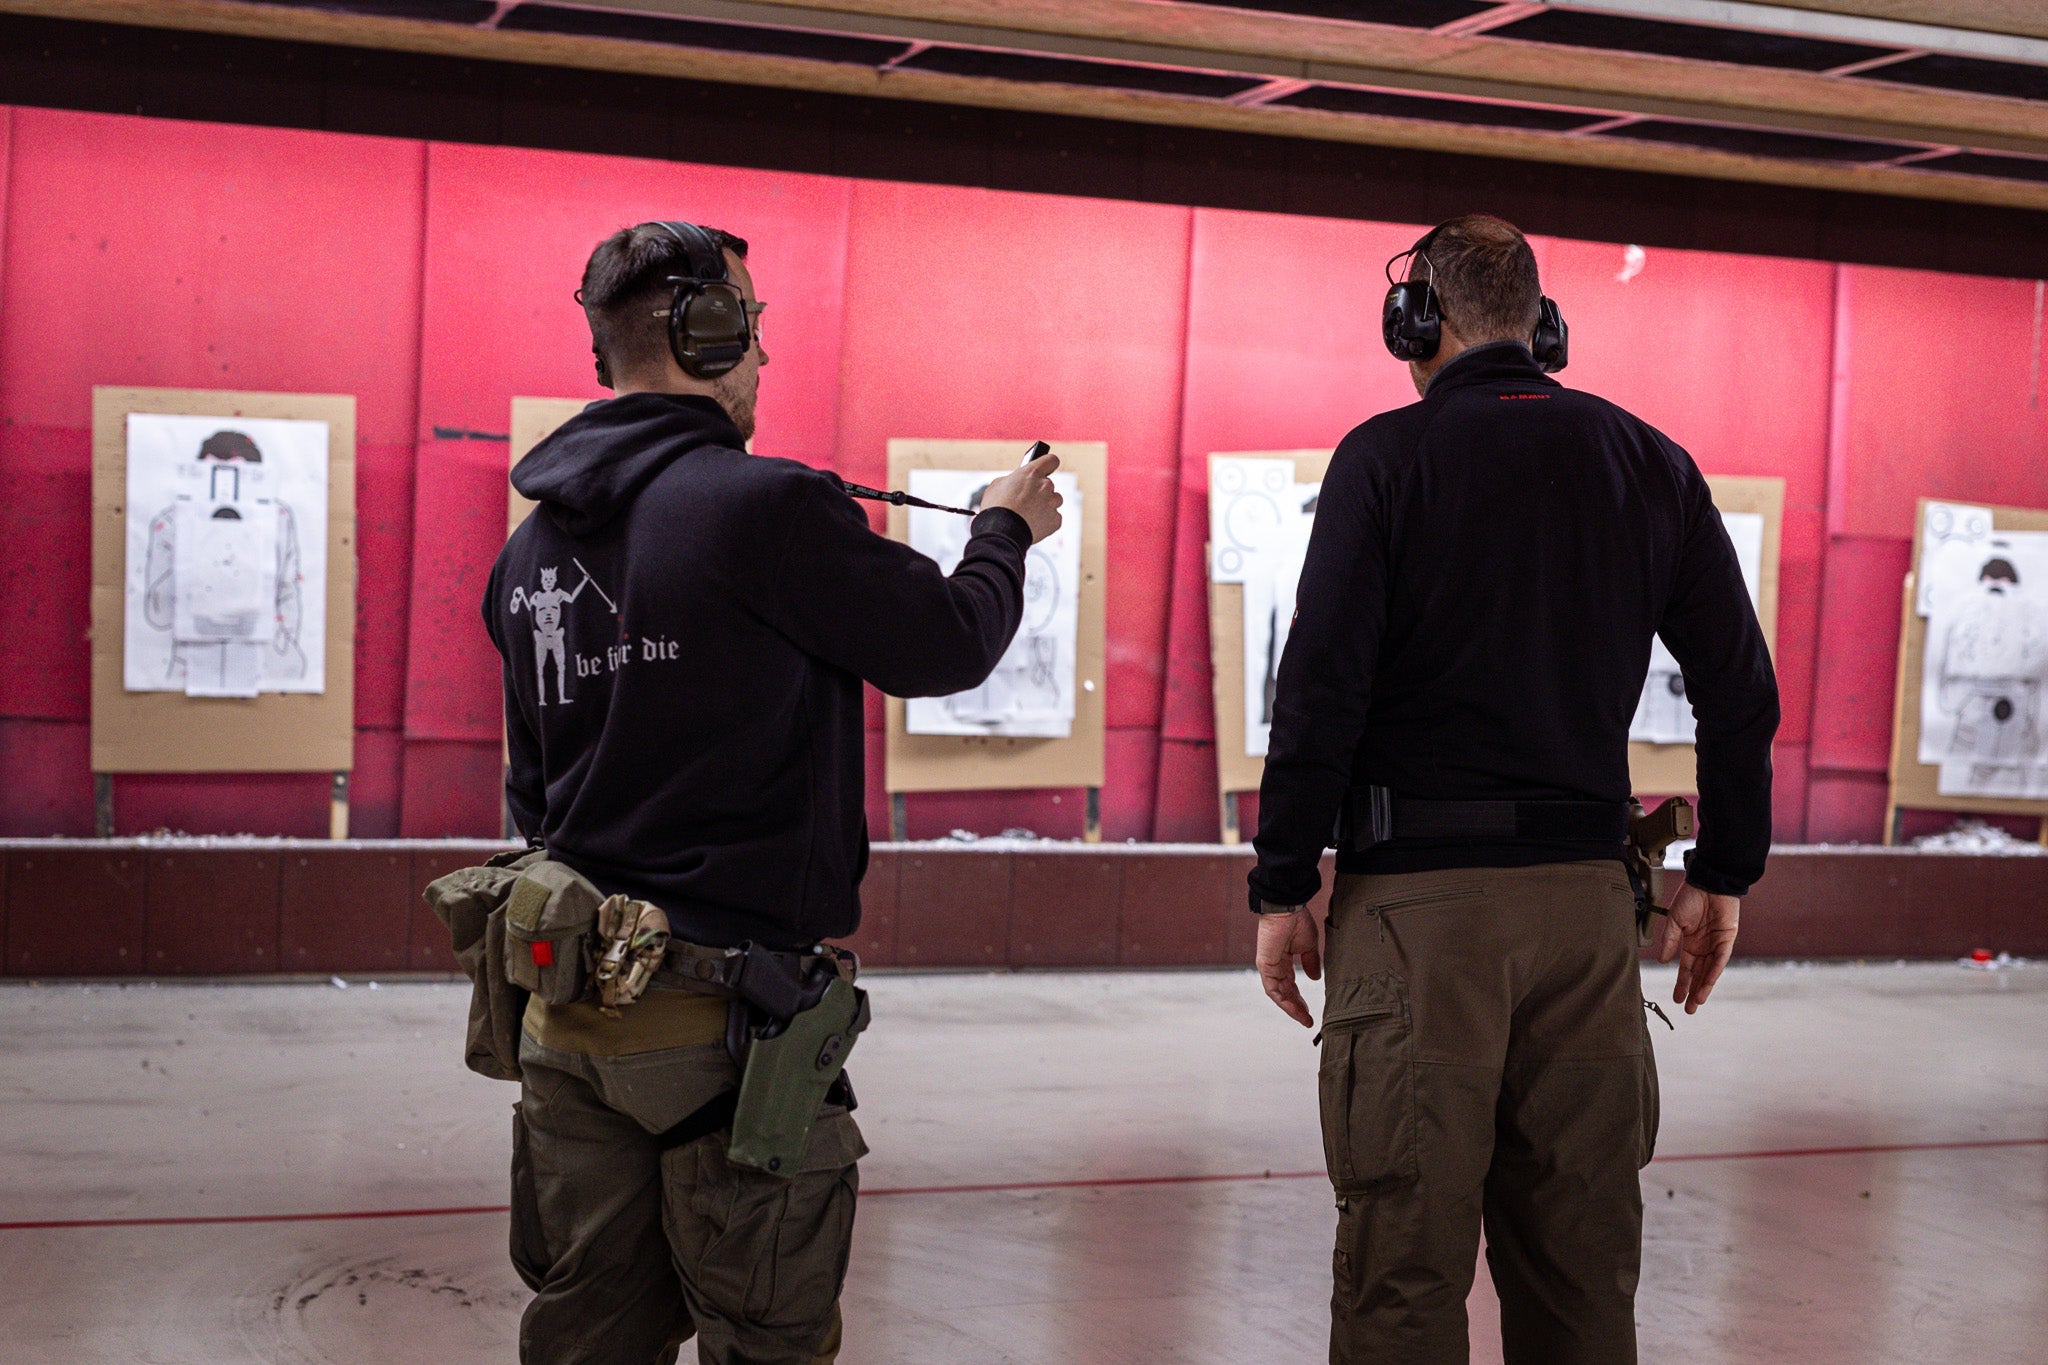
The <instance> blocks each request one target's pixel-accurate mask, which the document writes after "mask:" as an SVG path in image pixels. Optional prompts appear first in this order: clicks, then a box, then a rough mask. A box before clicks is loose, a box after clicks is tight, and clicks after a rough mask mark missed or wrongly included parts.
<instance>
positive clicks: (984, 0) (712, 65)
mask: <svg viewBox="0 0 2048 1365" xmlns="http://www.w3.org/2000/svg"><path fill="white" fill-rule="evenodd" d="M861 2H862V3H867V2H868V0H861ZM1094 2H1095V0H1090V3H1094ZM876 3H887V4H889V5H892V6H897V7H901V6H903V5H904V4H908V3H920V4H921V3H923V0H876ZM991 3H992V0H949V3H948V5H947V6H946V8H948V9H950V10H951V12H952V13H954V14H955V15H959V14H960V12H961V10H962V9H963V8H966V7H968V6H972V5H976V4H980V5H988V4H991ZM1003 8H1005V9H1008V8H1010V6H1007V5H1005V6H1003ZM1152 8H1155V9H1158V8H1163V7H1159V6H1153V7H1152ZM0 12H13V13H23V14H36V15H42V16H45V17H51V16H55V17H63V18H74V19H81V20H92V21H97V22H103V23H119V24H129V25H136V26H142V27H150V28H162V29H189V30H195V31H201V32H212V33H229V34H239V35H242V36H249V37H260V38H272V39H282V40H289V41H300V42H315V43H330V44H338V45H342V46H349V47H367V48H384V49H391V50H396V51H409V52H422V53H432V54H438V55H443V56H454V57H469V58H480V59H486V60H497V61H511V62H523V63H531V64H538V65H546V66H563V67H574V68H581V69H587V70H599V71H619V72H628V73H633V74H640V75H652V76H672V77H682V78H687V79H692V80H701V81H719V82H729V83H736V84H742V85H761V86H772V87H781V88H793V89H805V90H818V91H827V92H832V93H838V94H847V95H859V96H868V97H880V98H888V99H903V100H917V101H925V102H931V103H939V104H957V105H971V106H979V107H985V108H995V109H1015V110H1031V111H1040V112H1047V113H1059V114H1071V115H1077V116H1081V117H1088V118H1099V119H1112V120H1121V121H1125V122H1133V123H1149V124H1163V125H1174V126H1185V127H1198V128H1211V129H1219V130H1229V131H1237V132H1251V133H1266V134H1272V135H1276V136H1283V137H1306V138H1317V139H1322V140H1326V141H1332V142H1353V143H1364V144H1369V145H1377V146H1391V147H1405V148H1413V149H1418V150H1425V151H1439V152H1446V153H1459V154H1467V155H1476V156H1494V157H1510V158H1515V159H1519V160H1526V161H1538V162H1550V163H1553V164H1564V165H1582V166H1594V167H1603V168H1608V169H1617V170H1634V171H1646V172H1654V173H1661V174H1669V175H1684V176H1700V177H1705V178H1708V179H1716V180H1735V181H1753V182H1758V183H1764V184H1776V185H1794V186H1804V187H1809V188H1817V189H1830V190H1843V191H1849V192H1855V193H1876V194H1887V195H1894V196H1902V197H1907V198H1917V199H1931V200H1946V201H1952V202H1961V203H1979V204H1987V205H2000V206H2005V207H2013V208H2024V209H2036V210H2041V209H2048V184H2033V183H2025V182H2017V181H2007V180H1996V179H1990V178H1984V177H1974V176H1959V175H1950V174H1942V173H1939V172H1934V171H1926V170H1919V169H1915V168H1912V167H1906V166H1902V167H1887V166H1855V165H1839V164H1833V163H1820V162H1795V161H1785V160H1777V159H1772V158H1764V157H1754V156H1743V155H1736V154H1732V153H1727V152H1716V151H1710V150H1705V149H1698V148H1690V147H1681V146H1675V145H1666V144H1659V143H1651V142H1627V141H1623V140H1620V139H1602V138H1577V137H1572V136H1568V135H1561V134H1555V133H1541V132H1527V131H1522V130H1516V129H1501V128H1481V127H1471V126H1463V125H1453V124H1442V123H1429V122H1420V121H1416V120H1410V119H1395V118H1379V117H1371V116H1364V115H1354V114H1335V113H1326V112H1323V111H1318V110H1312V109H1300V108H1291V107H1271V106H1256V105H1255V106H1251V107H1241V106H1236V105H1230V104H1224V103H1220V102H1218V103H1211V102H1207V101H1200V100H1189V99H1181V98H1176V97H1172V96H1166V95H1153V94H1147V93H1143V92H1137V91H1126V90H1114V89H1102V88H1095V87H1081V86H1067V85H1038V84H1026V83H1020V82H1014V81H1003V80H991V79H985V78H981V77H967V76H953V75H946V74H942V73H939V72H929V71H921V70H915V69H897V70H890V71H875V70H872V69H870V68H867V67H860V66H847V65H836V64H831V63H824V62H812V61H804V60H798V59H793V58H782V57H767V56H757V55H751V54H740V53H726V52H710V51H704V50H700V49H691V48H682V47H675V46H670V45H667V44H659V43H645V42H629V41H623V40H617V39H610V38H590V37H580V36H571V35H562V34H548V33H531V32H511V31H506V30H502V29H483V28H470V27H464V26H459V25H452V24H443V23H432V22H426V21H420V20H410V19H397V18H387V17H381V16H366V15H357V14H343V13H337V12H332V11H323V10H313V9H298V8H286V7H282V6H267V5H255V4H243V3H238V2H237V0H0ZM1173 12H1174V13H1182V12H1184V11H1181V10H1178V9H1176V10H1175V11H1173ZM1474 41H1476V40H1474ZM1601 55H1602V56H1603V58H1605V57H1608V56H1611V55H1612V54H1601ZM1680 65H1685V64H1680ZM1693 65H1697V64H1693ZM1727 69H1728V68H1717V70H1727ZM1314 71H1315V68H1313V67H1311V68H1309V70H1308V78H1313V73H1314ZM1771 74H1778V73H1771ZM1569 102H1571V103H1591V102H1592V101H1590V99H1581V100H1573V101H1569ZM1995 103H1998V104H2014V103H2018V102H2016V101H1996V102H1995ZM1700 107H1706V108H1710V107H1712V106H1711V105H1708V104H1702V105H1701V106H1700ZM2022 107H2023V108H2024V107H2025V106H2022ZM2040 117H2041V115H2040V114H2038V113H2037V114H2036V115H2035V120H2036V122H2038V121H2039V119H2040ZM1935 126H1936V125H1933V124H1931V123H1930V124H1929V125H1928V128H1929V129H1930V131H1931V130H1932V129H1933V128H1934V127H1935ZM2041 131H2048V130H2041ZM1926 140H1929V141H1936V142H1947V141H1950V140H1954V141H1962V139H1945V138H1938V137H1929V138H1927V139H1926ZM2032 140H2033V139H2032V138H2029V139H2028V141H2029V142H2031V141H2032ZM2043 141H2044V142H2048V139H2043ZM1978 145H1981V143H1979V144H1978Z"/></svg>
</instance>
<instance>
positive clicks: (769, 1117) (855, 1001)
mask: <svg viewBox="0 0 2048 1365" xmlns="http://www.w3.org/2000/svg"><path fill="white" fill-rule="evenodd" d="M869 1017H870V1016H869V1011H868V993H867V992H866V991H864V990H860V989H859V988H857V987H856V986H854V984H853V983H852V982H850V981H848V980H846V978H845V977H844V976H839V975H834V976H833V977H832V979H831V982H830V984H829V985H827V986H826V987H825V991H824V994H823V995H822V996H820V997H819V999H818V1003H817V1004H815V1005H813V1006H811V1007H810V1008H809V1009H806V1010H802V1011H800V1012H798V1013H797V1014H796V1015H795V1016H794V1017H793V1018H791V1019H790V1021H789V1024H788V1026H787V1027H785V1028H783V1029H782V1030H781V1031H780V1032H778V1033H776V1034H775V1035H774V1036H772V1037H768V1038H761V1037H756V1038H754V1039H753V1041H752V1042H751V1043H750V1044H749V1045H748V1048H747V1063H746V1070H745V1071H744V1072H743V1073H742V1075H741V1078H740V1095H739V1102H738V1106H737V1107H736V1108H735V1110H734V1112H733V1118H732V1141H731V1143H730V1145H729V1146H728V1147H727V1149H726V1159H727V1160H728V1161H732V1162H736V1163H737V1164H739V1165H742V1166H752V1167H754V1168H755V1169H757V1170H762V1171H766V1172H768V1173H769V1174H771V1175H780V1176H784V1177H789V1176H794V1175H796V1174H797V1171H798V1169H799V1167H800V1165H801V1163H802V1159H803V1155H804V1148H805V1145H806V1144H807V1143H808V1142H809V1140H810V1135H811V1124H812V1122H813V1121H814V1120H815V1119H816V1118H817V1117H818V1110H819V1107H820V1106H822V1105H823V1104H824V1102H825V1092H826V1091H828V1090H830V1089H831V1088H832V1083H833V1082H834V1081H836V1080H838V1079H839V1073H840V1072H842V1071H844V1070H845V1069H846V1054H847V1053H849V1052H851V1051H852V1050H853V1044H854V1040H855V1039H857V1038H858V1037H859V1036H860V1034H861V1031H862V1030H863V1029H865V1028H866V1027H867V1026H868V1020H869Z"/></svg>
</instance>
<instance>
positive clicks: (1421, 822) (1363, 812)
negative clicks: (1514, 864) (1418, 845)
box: [1337, 787, 1628, 853]
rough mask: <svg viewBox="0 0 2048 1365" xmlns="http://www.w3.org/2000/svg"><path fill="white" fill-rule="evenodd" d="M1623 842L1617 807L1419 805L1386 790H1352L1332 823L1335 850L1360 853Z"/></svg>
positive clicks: (1624, 811)
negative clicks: (1422, 842)
mask: <svg viewBox="0 0 2048 1365" xmlns="http://www.w3.org/2000/svg"><path fill="white" fill-rule="evenodd" d="M1627 837H1628V806H1627V805H1626V803H1623V802H1616V801H1421V800H1417V799H1415V798H1414V797H1409V796H1398V795H1396V794H1395V793H1394V792H1393V790H1392V789H1391V788H1387V787H1353V788H1352V789H1351V790H1350V791H1349V792H1347V793H1346V794H1345V798H1344V806H1343V809H1342V811H1341V812H1340V813H1339V815H1338V817H1337V847H1338V849H1340V850H1341V851H1343V852H1346V853H1362V852H1364V851H1365V850H1367V849H1369V848H1375V847H1377V846H1378V845H1380V844H1385V843H1391V842H1393V841H1395V840H1405V839H1515V840H1535V841H1541V842H1553V843H1602V844H1605V843H1612V844H1619V843H1621V842H1622V840H1623V839H1625V838H1627Z"/></svg>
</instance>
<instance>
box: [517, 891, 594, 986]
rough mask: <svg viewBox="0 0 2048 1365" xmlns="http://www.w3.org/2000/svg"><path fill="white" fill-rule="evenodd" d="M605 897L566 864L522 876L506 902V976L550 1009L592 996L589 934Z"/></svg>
mask: <svg viewBox="0 0 2048 1365" xmlns="http://www.w3.org/2000/svg"><path fill="white" fill-rule="evenodd" d="M603 900H604V897H603V896H602V895H600V894H599V893H598V889H597V888H596V887H595V886H593V885H591V883H590V881H589V880H588V879H587V878H585V877H584V876H583V875H582V874H580V873H579V872H577V871H576V870H575V869H574V868H572V867H570V866H569V865H568V864H566V863H558V862H554V861H552V860H543V861H540V862H536V863H534V864H533V865H532V866H531V867H529V868H527V869H526V870H525V871H524V872H522V873H520V874H519V880H518V881H516V882H514V883H513V884H512V893H511V895H510V896H509V897H508V898H507V900H506V902H505V976H506V978H507V979H508V980H510V981H511V982H512V984H513V985H515V986H518V987H520V988H521V989H523V990H526V991H530V992H531V993H533V994H534V995H537V996H539V997H540V998H541V999H542V1000H544V1001H546V1002H547V1003H548V1004H550V1005H573V1004H575V1003H576V1002H577V1001H579V1000H581V999H583V998H584V996H585V995H587V994H589V993H590V985H591V977H590V968H591V964H590V931H591V929H592V928H593V927H594V926H595V925H596V923H597V907H598V906H599V905H600V904H601V903H602V902H603Z"/></svg>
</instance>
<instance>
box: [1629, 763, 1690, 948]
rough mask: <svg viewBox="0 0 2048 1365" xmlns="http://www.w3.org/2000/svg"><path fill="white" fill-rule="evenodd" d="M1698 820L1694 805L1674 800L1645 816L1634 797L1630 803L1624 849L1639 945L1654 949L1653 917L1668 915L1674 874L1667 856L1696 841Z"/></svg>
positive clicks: (1675, 797) (1678, 798) (1673, 798)
mask: <svg viewBox="0 0 2048 1365" xmlns="http://www.w3.org/2000/svg"><path fill="white" fill-rule="evenodd" d="M1696 828H1697V820H1696V818H1695V816H1694V813H1693V808H1692V802H1690V801H1688V800H1686V799H1685V798H1684V797H1682V796H1674V797H1672V798H1671V799H1670V800H1668V801H1666V802H1665V803H1664V804H1663V805H1661V806H1659V807H1657V809H1656V810H1654V811H1649V812H1645V811H1644V810H1643V803H1642V802H1640V801H1638V800H1636V799H1635V798H1634V797H1630V798H1629V803H1628V840H1627V842H1626V844H1625V845H1624V847H1625V849H1626V854H1625V857H1626V860H1627V863H1628V879H1629V884H1630V885H1631V886H1632V887H1633V888H1634V889H1635V893H1636V941H1637V942H1638V943H1640V944H1642V945H1643V946H1644V947H1648V946H1650V916H1651V915H1652V914H1658V915H1661V914H1663V913H1664V901H1665V899H1666V894H1665V893H1666V889H1667V884H1668V882H1669V880H1670V874H1669V873H1668V872H1666V871H1665V870H1664V853H1665V850H1667V849H1669V848H1670V847H1671V845H1673V844H1675V843H1677V842H1678V841H1679V840H1681V839H1690V838H1692V837H1693V831H1694V829H1696Z"/></svg>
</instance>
